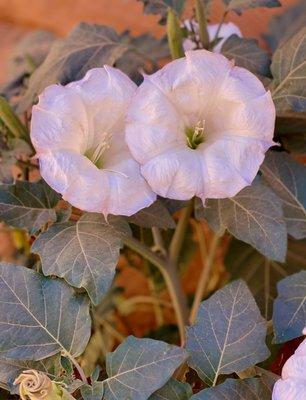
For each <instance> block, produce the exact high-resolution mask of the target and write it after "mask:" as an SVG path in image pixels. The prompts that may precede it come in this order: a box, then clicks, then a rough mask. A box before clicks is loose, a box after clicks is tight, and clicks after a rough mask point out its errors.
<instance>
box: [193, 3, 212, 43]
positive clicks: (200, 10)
mask: <svg viewBox="0 0 306 400" xmlns="http://www.w3.org/2000/svg"><path fill="white" fill-rule="evenodd" d="M195 12H196V20H197V21H198V24H199V36H200V41H201V43H202V46H203V48H204V49H208V48H209V35H208V30H207V18H206V10H205V6H204V3H203V0H196V7H195Z"/></svg>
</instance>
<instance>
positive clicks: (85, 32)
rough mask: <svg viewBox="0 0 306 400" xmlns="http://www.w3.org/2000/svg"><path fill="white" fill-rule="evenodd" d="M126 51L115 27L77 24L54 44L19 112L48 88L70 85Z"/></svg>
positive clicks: (35, 74) (116, 58)
mask: <svg viewBox="0 0 306 400" xmlns="http://www.w3.org/2000/svg"><path fill="white" fill-rule="evenodd" d="M127 49H128V46H126V45H125V44H124V43H121V42H120V37H119V36H118V35H117V33H116V32H115V31H114V30H113V29H112V28H110V27H107V26H102V25H94V24H86V23H80V24H78V25H77V26H76V27H75V28H74V29H73V30H72V31H71V32H70V33H69V35H68V36H67V37H66V38H64V39H58V40H56V41H55V42H54V44H53V45H52V47H51V50H50V52H49V54H48V55H47V57H46V59H45V61H44V62H43V63H42V64H41V66H40V67H39V68H37V69H36V70H35V71H34V73H33V74H32V76H31V78H30V80H29V87H28V89H27V91H26V93H25V96H24V98H23V99H22V101H21V102H20V104H19V107H18V111H19V112H21V111H24V110H26V109H27V108H28V107H29V106H30V105H31V104H32V103H33V101H34V100H35V98H36V96H37V95H38V94H40V93H41V92H42V91H43V89H45V88H46V87H47V86H49V85H51V84H53V83H58V82H59V83H61V84H67V83H69V82H71V81H75V80H78V79H81V78H83V76H84V75H85V73H86V72H87V71H88V70H89V69H91V68H94V67H101V66H103V65H104V64H108V65H113V64H114V63H115V62H116V61H117V60H118V59H119V58H120V57H121V56H122V55H123V54H124V52H125V51H126V50H127Z"/></svg>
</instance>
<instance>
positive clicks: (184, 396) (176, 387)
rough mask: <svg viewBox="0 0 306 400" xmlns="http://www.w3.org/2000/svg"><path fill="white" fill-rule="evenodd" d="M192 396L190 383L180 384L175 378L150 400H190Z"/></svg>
mask: <svg viewBox="0 0 306 400" xmlns="http://www.w3.org/2000/svg"><path fill="white" fill-rule="evenodd" d="M191 395H192V389H191V386H190V385H189V383H183V382H179V381H177V380H175V379H173V378H171V379H169V381H168V382H167V383H166V384H165V386H163V387H162V388H161V389H159V390H157V391H156V392H155V393H153V394H152V396H150V398H149V400H174V399H175V400H188V399H189V398H190V397H191Z"/></svg>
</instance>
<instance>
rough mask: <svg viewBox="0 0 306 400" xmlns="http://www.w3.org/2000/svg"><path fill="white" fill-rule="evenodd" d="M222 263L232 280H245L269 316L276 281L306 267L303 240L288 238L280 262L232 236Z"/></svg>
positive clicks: (262, 309)
mask: <svg viewBox="0 0 306 400" xmlns="http://www.w3.org/2000/svg"><path fill="white" fill-rule="evenodd" d="M225 265H226V268H227V270H228V271H229V272H230V274H231V278H232V279H233V280H234V279H238V278H241V279H243V280H244V281H245V282H246V283H247V284H248V287H249V288H250V290H251V292H252V294H253V296H254V297H255V300H256V303H257V304H258V306H259V309H260V311H261V313H262V315H263V316H264V317H265V318H266V319H267V320H270V319H271V318H272V310H273V301H274V299H275V298H276V296H277V290H276V284H277V282H278V281H279V280H280V279H283V278H285V277H286V276H288V275H290V274H293V273H295V272H298V271H300V270H301V268H304V269H306V241H305V240H304V241H297V240H293V239H289V242H288V251H287V258H286V263H285V264H281V263H278V262H276V261H272V260H269V259H268V258H265V257H264V256H263V255H261V254H260V253H258V252H257V251H256V250H255V249H254V248H253V247H251V246H250V245H248V244H246V243H244V242H240V241H239V240H236V239H234V240H232V241H231V244H230V247H229V249H228V251H227V254H226V258H225Z"/></svg>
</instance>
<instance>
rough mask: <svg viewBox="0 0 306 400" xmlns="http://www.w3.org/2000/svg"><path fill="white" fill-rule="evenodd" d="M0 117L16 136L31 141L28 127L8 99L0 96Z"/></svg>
mask: <svg viewBox="0 0 306 400" xmlns="http://www.w3.org/2000/svg"><path fill="white" fill-rule="evenodd" d="M0 119H1V120H2V121H3V123H4V124H5V126H6V127H7V128H8V129H9V131H10V132H11V134H12V135H13V136H14V137H16V138H21V139H24V140H26V141H27V142H29V135H28V131H27V129H26V127H25V126H24V125H23V124H22V123H21V121H20V119H19V118H18V117H17V115H16V114H15V113H14V111H13V109H12V107H11V106H10V105H9V103H8V102H7V100H6V99H5V98H4V97H2V96H0Z"/></svg>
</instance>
